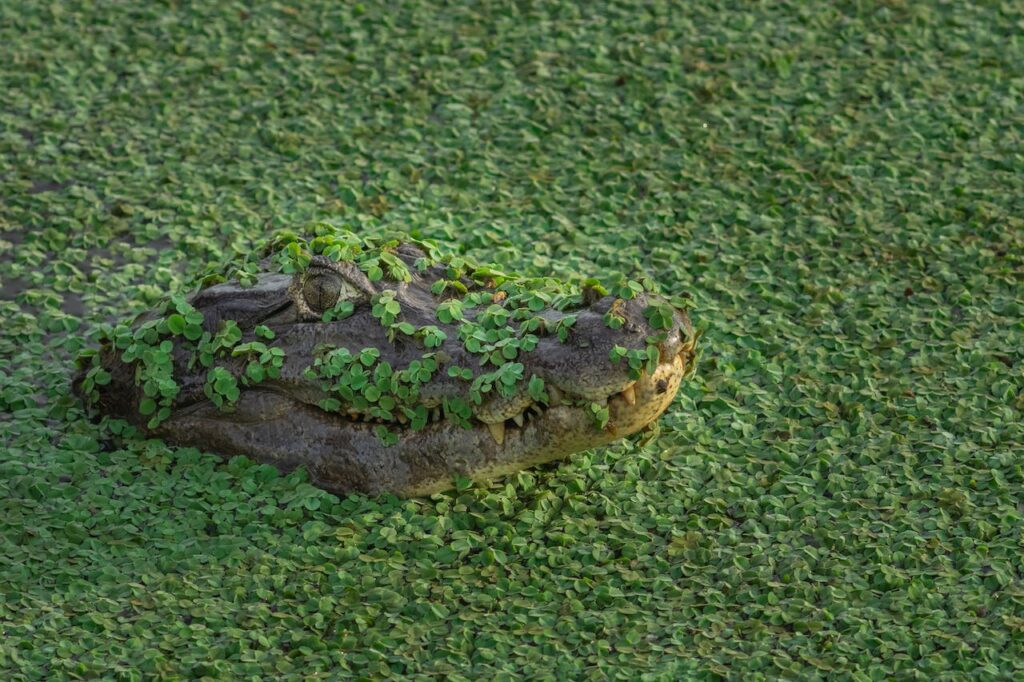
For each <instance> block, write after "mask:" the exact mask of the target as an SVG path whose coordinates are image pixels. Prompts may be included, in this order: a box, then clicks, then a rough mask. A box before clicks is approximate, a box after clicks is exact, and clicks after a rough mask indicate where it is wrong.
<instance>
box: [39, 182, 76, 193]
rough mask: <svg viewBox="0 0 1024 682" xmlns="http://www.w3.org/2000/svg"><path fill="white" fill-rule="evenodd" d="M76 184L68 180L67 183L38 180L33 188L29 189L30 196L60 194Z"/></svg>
mask: <svg viewBox="0 0 1024 682" xmlns="http://www.w3.org/2000/svg"><path fill="white" fill-rule="evenodd" d="M73 184H75V183H74V182H72V181H70V180H68V181H66V182H54V181H53V180H36V181H35V182H33V183H32V186H31V187H29V188H28V193H29V194H42V193H43V192H59V191H61V190H63V189H67V188H68V187H70V186H71V185H73Z"/></svg>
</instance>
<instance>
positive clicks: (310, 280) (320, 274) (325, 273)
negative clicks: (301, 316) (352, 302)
mask: <svg viewBox="0 0 1024 682" xmlns="http://www.w3.org/2000/svg"><path fill="white" fill-rule="evenodd" d="M341 286H342V281H341V275H339V274H338V273H336V272H334V271H333V270H315V271H312V272H309V273H307V274H306V277H305V279H303V280H302V297H303V298H305V299H306V304H307V305H308V306H309V307H310V308H311V309H312V310H313V311H314V312H317V313H322V312H323V311H325V310H329V309H330V308H333V307H334V304H335V303H337V302H338V298H339V297H340V296H341Z"/></svg>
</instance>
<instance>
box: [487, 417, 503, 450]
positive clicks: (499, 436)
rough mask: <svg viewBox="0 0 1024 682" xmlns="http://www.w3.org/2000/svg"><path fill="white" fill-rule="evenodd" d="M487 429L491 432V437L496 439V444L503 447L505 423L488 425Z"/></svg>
mask: <svg viewBox="0 0 1024 682" xmlns="http://www.w3.org/2000/svg"><path fill="white" fill-rule="evenodd" d="M487 428H488V430H489V431H490V432H491V437H492V438H494V442H495V443H497V444H498V445H501V444H502V443H504V442H505V422H497V423H496V424H488V425H487Z"/></svg>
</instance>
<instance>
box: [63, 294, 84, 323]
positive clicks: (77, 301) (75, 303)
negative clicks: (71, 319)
mask: <svg viewBox="0 0 1024 682" xmlns="http://www.w3.org/2000/svg"><path fill="white" fill-rule="evenodd" d="M63 296H64V300H63V301H61V304H60V309H61V310H63V311H64V312H65V313H67V314H68V315H74V316H75V317H84V316H85V311H86V306H85V301H83V300H82V297H81V296H79V295H78V294H76V293H75V292H73V291H67V292H64V294H63Z"/></svg>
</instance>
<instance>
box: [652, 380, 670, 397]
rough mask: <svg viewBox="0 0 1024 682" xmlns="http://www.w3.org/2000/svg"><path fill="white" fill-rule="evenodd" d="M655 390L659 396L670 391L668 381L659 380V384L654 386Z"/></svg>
mask: <svg viewBox="0 0 1024 682" xmlns="http://www.w3.org/2000/svg"><path fill="white" fill-rule="evenodd" d="M654 390H655V391H657V393H658V394H659V395H661V394H662V393H664V392H665V391H667V390H668V379H658V383H656V384H655V385H654Z"/></svg>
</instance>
